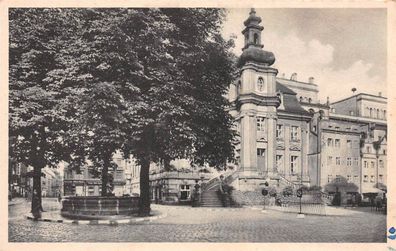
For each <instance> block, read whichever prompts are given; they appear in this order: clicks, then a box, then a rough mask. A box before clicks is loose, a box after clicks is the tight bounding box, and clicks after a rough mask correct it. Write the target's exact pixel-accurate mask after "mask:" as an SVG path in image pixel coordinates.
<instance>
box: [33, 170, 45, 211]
mask: <svg viewBox="0 0 396 251" xmlns="http://www.w3.org/2000/svg"><path fill="white" fill-rule="evenodd" d="M41 203H42V202H41V167H37V166H35V167H34V169H33V191H32V211H31V213H32V214H33V216H34V218H41V211H43V207H42V204H41Z"/></svg>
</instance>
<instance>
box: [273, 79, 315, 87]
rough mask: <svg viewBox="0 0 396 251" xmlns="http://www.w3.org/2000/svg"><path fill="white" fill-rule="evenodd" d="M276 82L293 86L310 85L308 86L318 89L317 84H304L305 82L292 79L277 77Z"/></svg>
mask: <svg viewBox="0 0 396 251" xmlns="http://www.w3.org/2000/svg"><path fill="white" fill-rule="evenodd" d="M276 81H279V82H280V83H282V82H283V83H286V84H288V83H290V84H293V83H294V84H303V85H308V86H312V87H316V88H317V87H318V85H317V84H315V83H309V82H303V81H298V80H291V79H287V78H282V77H277V78H276ZM283 83H282V84H283Z"/></svg>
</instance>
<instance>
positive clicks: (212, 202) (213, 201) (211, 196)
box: [201, 186, 223, 207]
mask: <svg viewBox="0 0 396 251" xmlns="http://www.w3.org/2000/svg"><path fill="white" fill-rule="evenodd" d="M218 189H219V186H213V187H212V188H211V189H210V190H206V191H203V192H202V194H201V207H222V206H223V203H222V202H221V200H220V198H219V195H218V192H217V191H218Z"/></svg>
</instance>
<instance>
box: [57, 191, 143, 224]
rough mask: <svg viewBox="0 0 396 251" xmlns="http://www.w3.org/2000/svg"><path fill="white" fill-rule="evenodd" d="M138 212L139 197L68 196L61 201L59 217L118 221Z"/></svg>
mask: <svg viewBox="0 0 396 251" xmlns="http://www.w3.org/2000/svg"><path fill="white" fill-rule="evenodd" d="M138 210H139V197H132V196H122V197H117V196H106V197H104V196H68V197H65V198H63V200H62V209H61V215H62V216H63V217H66V218H71V219H89V220H94V219H119V218H122V217H128V216H132V215H134V214H136V213H138Z"/></svg>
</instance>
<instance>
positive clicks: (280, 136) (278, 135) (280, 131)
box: [276, 125, 283, 139]
mask: <svg viewBox="0 0 396 251" xmlns="http://www.w3.org/2000/svg"><path fill="white" fill-rule="evenodd" d="M276 138H277V139H283V126H282V125H276Z"/></svg>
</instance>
